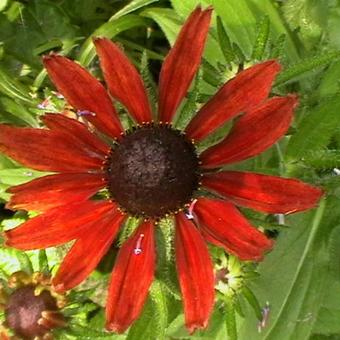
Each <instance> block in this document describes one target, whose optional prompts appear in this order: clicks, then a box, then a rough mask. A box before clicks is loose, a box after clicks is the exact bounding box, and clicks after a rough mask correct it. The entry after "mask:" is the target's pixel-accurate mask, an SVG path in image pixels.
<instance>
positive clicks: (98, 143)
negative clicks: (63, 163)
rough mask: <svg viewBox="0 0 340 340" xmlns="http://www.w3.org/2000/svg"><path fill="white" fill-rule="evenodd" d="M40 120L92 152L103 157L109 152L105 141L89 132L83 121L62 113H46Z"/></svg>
mask: <svg viewBox="0 0 340 340" xmlns="http://www.w3.org/2000/svg"><path fill="white" fill-rule="evenodd" d="M41 120H42V121H43V122H44V124H45V125H46V126H47V127H48V128H49V129H50V130H56V131H61V132H64V133H68V134H70V135H72V136H74V137H75V138H77V139H78V140H79V142H80V143H82V144H84V146H87V147H88V148H92V149H93V152H97V153H99V154H101V155H102V156H103V157H105V156H106V155H107V154H108V153H109V152H110V147H109V146H108V145H107V144H106V143H104V142H103V141H102V140H100V139H99V138H98V137H97V136H96V135H95V134H93V133H91V132H90V131H89V130H88V129H87V127H86V126H85V125H84V124H83V123H81V122H78V121H77V120H75V119H72V118H68V117H66V116H64V115H62V114H54V113H47V114H45V116H43V117H42V118H41Z"/></svg>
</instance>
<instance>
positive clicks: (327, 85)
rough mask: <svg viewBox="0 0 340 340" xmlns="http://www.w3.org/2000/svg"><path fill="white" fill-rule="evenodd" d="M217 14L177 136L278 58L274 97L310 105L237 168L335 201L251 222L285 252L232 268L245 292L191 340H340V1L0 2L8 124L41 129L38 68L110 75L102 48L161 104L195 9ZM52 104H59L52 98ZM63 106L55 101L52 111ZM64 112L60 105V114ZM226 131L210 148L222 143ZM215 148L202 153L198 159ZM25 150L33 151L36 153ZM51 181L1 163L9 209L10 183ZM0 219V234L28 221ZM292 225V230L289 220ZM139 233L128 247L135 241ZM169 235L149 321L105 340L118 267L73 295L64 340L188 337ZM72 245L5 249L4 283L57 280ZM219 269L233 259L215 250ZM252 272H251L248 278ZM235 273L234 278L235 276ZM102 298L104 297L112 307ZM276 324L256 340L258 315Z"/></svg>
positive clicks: (2, 114) (1, 85) (106, 267)
mask: <svg viewBox="0 0 340 340" xmlns="http://www.w3.org/2000/svg"><path fill="white" fill-rule="evenodd" d="M199 3H201V4H202V5H204V6H205V5H212V6H213V8H214V13H215V16H214V20H213V24H212V27H211V30H210V35H209V40H208V43H207V48H206V50H205V54H204V61H203V63H202V67H201V70H200V72H199V75H198V76H197V78H196V81H195V84H194V85H193V86H192V89H191V92H190V93H189V95H188V96H187V100H186V102H185V103H184V105H183V108H182V113H181V115H180V116H178V117H177V125H178V126H180V127H181V126H184V125H185V123H186V122H188V120H189V119H190V117H191V115H192V114H193V113H194V111H195V109H196V108H197V106H198V105H199V104H200V103H202V102H204V101H205V100H206V99H207V98H208V97H209V96H211V95H212V94H213V93H214V92H216V89H217V87H218V86H220V85H221V84H222V83H223V82H225V81H226V80H227V79H228V78H230V77H231V76H232V75H233V74H234V73H235V71H236V70H237V67H238V65H239V64H242V65H244V66H249V65H251V64H254V63H256V62H258V61H261V60H265V59H268V58H278V59H280V61H281V63H282V64H283V65H284V71H283V72H282V73H281V74H280V76H279V77H278V78H277V80H276V84H275V87H274V89H273V93H276V94H285V93H288V92H296V93H298V94H299V97H300V101H301V104H300V106H299V108H298V110H297V112H296V119H295V122H294V125H293V126H292V127H291V129H290V130H289V132H288V134H287V136H285V137H284V138H283V139H282V140H281V141H280V142H279V143H277V144H276V145H275V146H274V147H273V148H271V149H270V150H268V151H267V152H265V153H264V154H262V155H260V156H258V157H256V158H254V159H251V160H248V161H246V162H243V163H242V164H239V165H237V167H235V168H237V169H247V170H250V171H257V172H262V173H268V174H274V175H280V176H287V177H297V178H300V179H302V180H304V181H307V182H310V183H313V184H315V185H319V186H321V187H323V188H324V189H325V191H326V194H325V197H324V199H323V200H322V201H321V203H320V205H319V207H318V208H316V209H314V210H312V211H309V212H307V213H300V214H296V215H292V216H289V217H287V218H286V219H285V221H284V225H282V224H278V223H277V220H276V217H275V216H264V215H259V214H256V213H254V212H251V211H244V213H245V214H247V216H248V217H249V218H250V219H251V220H252V221H253V223H254V224H256V225H258V226H260V227H262V228H265V229H267V230H268V232H270V233H271V234H272V235H273V236H274V237H276V239H277V240H276V246H275V248H274V250H273V251H272V252H271V253H270V254H269V255H268V256H267V257H266V259H265V260H264V261H263V262H262V263H261V264H260V265H259V266H258V267H256V268H255V267H254V266H252V265H251V264H246V265H242V264H239V263H238V264H233V266H234V270H236V271H240V272H241V273H242V275H243V276H242V277H243V279H242V284H241V285H240V287H236V288H235V289H236V292H235V293H234V292H233V293H232V294H229V295H228V294H224V295H223V294H222V295H221V296H219V299H218V302H217V303H216V308H215V311H214V314H213V317H212V319H211V322H210V327H209V329H208V330H206V331H201V332H196V333H195V334H194V335H193V336H192V337H191V338H192V339H206V340H208V339H211V340H214V339H217V340H220V339H221V340H222V339H232V340H234V339H241V340H248V339H252V340H253V339H254V340H256V339H265V340H281V339H282V340H286V339H292V340H293V339H294V340H295V339H298V340H300V339H301V340H304V339H313V340H317V339H340V298H339V297H340V225H339V223H340V222H339V221H340V207H339V202H340V201H339V198H340V188H339V184H340V177H339V173H340V170H338V168H340V151H339V146H340V124H339V123H340V87H339V86H340V82H339V79H340V33H339V32H340V1H338V0H285V1H279V0H205V1H198V0H172V1H162V0H133V1H123V0H91V1H90V0H56V1H52V0H22V1H12V0H0V122H1V123H9V124H14V125H20V126H34V127H38V126H40V122H39V116H40V115H42V114H43V113H44V110H42V109H39V107H38V105H39V104H41V103H42V102H43V100H45V99H46V98H47V97H49V96H50V95H51V89H52V87H51V84H50V83H49V81H48V79H47V78H46V72H45V71H44V70H43V69H42V64H41V61H40V57H41V55H42V54H45V53H48V52H49V51H51V50H54V51H58V52H59V53H62V54H64V55H68V56H70V57H71V58H74V59H77V60H78V61H79V62H80V63H81V64H83V65H84V66H86V67H89V68H90V70H91V71H92V72H93V73H94V74H96V75H97V76H99V77H100V71H99V69H98V63H97V60H96V58H95V52H94V46H93V44H92V41H91V37H92V36H106V37H109V38H112V39H113V40H115V41H118V42H119V43H120V44H121V45H122V46H123V47H124V49H125V51H126V53H127V54H128V55H129V57H130V58H131V60H133V62H134V63H135V64H136V66H137V67H138V68H139V69H140V70H141V72H142V74H143V77H144V79H145V81H146V83H147V84H148V87H149V89H150V94H151V96H155V89H154V83H155V81H154V80H157V75H158V72H159V65H160V62H161V61H162V60H163V58H164V56H165V55H166V53H167V51H168V49H169V46H171V45H172V44H173V43H174V40H175V38H176V35H177V33H178V30H179V28H180V26H181V24H182V23H183V21H184V19H185V18H186V17H187V15H188V14H189V13H190V11H191V10H192V9H193V8H194V7H195V6H196V5H197V4H199ZM52 97H53V95H52ZM53 100H54V99H53ZM58 105H60V103H59V102H58V100H56V99H55V103H54V107H55V108H58ZM227 128H228V127H224V128H223V129H222V130H221V131H218V132H217V133H216V134H215V135H214V136H213V138H212V139H210V140H209V141H208V143H209V142H210V143H211V142H212V141H216V140H218V139H219V138H220V137H221V135H222V134H221V133H224V132H225V131H226V129H227ZM206 146H207V144H206V143H205V144H203V145H201V147H202V148H204V147H206ZM28 147H29V146H28ZM41 175H42V174H41V173H39V172H37V171H32V170H30V169H25V168H22V167H21V166H20V165H19V164H17V163H15V162H14V161H12V160H10V159H8V158H6V157H4V156H2V155H0V200H1V202H3V203H5V202H6V200H8V197H9V195H8V194H7V193H6V189H7V188H8V187H9V186H11V185H16V184H20V183H24V182H26V181H28V180H31V179H33V178H35V177H38V176H41ZM27 217H28V216H27V215H25V214H24V213H22V212H19V213H16V214H15V215H14V216H12V215H11V214H10V213H9V212H8V211H6V210H4V209H3V208H2V210H1V211H0V221H2V222H1V226H2V228H9V227H13V226H15V225H17V224H18V223H20V222H22V221H24V220H25V219H26V218H27ZM281 222H282V221H281ZM134 225H135V221H133V220H131V221H129V225H128V226H127V228H126V231H125V233H123V234H122V235H120V239H119V240H118V243H119V244H120V243H121V242H123V241H124V240H125V239H126V238H127V236H128V234H129V232H131V230H133V228H134ZM171 235H172V225H171V222H169V221H165V222H164V223H163V225H162V227H161V228H160V229H159V230H157V239H158V248H159V249H158V257H159V260H158V262H159V263H158V272H157V280H156V281H155V283H154V285H153V286H152V289H151V292H150V296H149V299H148V302H147V304H146V306H145V309H144V312H143V315H142V316H141V318H140V319H139V320H138V321H137V322H136V323H135V324H134V325H133V326H132V327H131V328H130V330H129V331H128V332H127V333H126V334H125V335H119V336H118V335H114V334H109V333H106V332H105V331H103V324H104V315H103V311H102V308H101V306H102V305H103V304H104V301H105V299H104V295H105V293H104V292H105V289H106V286H107V280H108V278H109V273H110V269H111V267H112V257H111V258H110V256H109V257H107V258H105V259H104V261H103V263H102V264H101V265H100V268H98V270H97V271H96V272H95V273H94V274H93V275H92V276H91V278H89V279H88V280H87V281H86V282H85V283H84V284H83V285H82V286H81V287H80V288H79V289H77V290H76V291H74V292H72V293H71V295H70V298H71V301H72V304H71V305H70V306H69V307H68V309H67V310H66V311H65V313H68V315H70V320H71V321H70V323H69V327H68V328H67V329H65V330H61V331H59V332H58V333H57V334H56V337H57V338H58V339H102V338H107V339H127V340H132V339H136V340H137V339H144V340H147V339H150V340H152V339H157V340H158V339H160V340H161V339H188V338H190V337H189V335H188V333H187V332H186V330H185V328H184V326H183V312H182V306H181V301H180V295H179V291H178V285H177V282H176V278H175V275H174V271H175V269H174V263H173V252H172V245H171ZM66 249H67V246H65V247H60V248H58V249H49V250H48V251H47V252H44V251H42V252H28V253H27V254H26V253H23V252H18V251H15V250H12V249H5V248H0V276H1V278H2V279H3V280H5V279H6V278H7V277H8V275H10V273H12V272H14V271H16V270H18V269H20V268H21V269H23V270H26V271H32V270H45V271H46V270H49V271H52V272H54V271H55V269H56V266H57V265H58V263H60V261H61V259H62V257H63V255H64V254H65V251H66ZM211 252H212V255H213V257H214V258H215V259H218V260H220V259H221V258H225V254H221V253H219V252H218V251H217V250H216V249H211ZM244 267H245V268H244ZM235 268H236V269H235ZM103 294H104V295H103ZM267 302H268V304H269V306H270V312H269V318H268V321H267V322H266V325H265V327H263V329H262V330H261V332H259V331H258V328H257V325H258V322H259V319H261V308H263V307H264V306H265V305H266V303H267Z"/></svg>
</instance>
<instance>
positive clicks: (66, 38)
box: [0, 0, 79, 70]
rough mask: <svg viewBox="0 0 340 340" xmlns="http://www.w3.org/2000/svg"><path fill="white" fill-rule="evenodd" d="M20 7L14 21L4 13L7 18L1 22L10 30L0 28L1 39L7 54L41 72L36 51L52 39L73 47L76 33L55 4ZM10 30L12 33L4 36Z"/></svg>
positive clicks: (32, 3)
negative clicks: (6, 23) (5, 22)
mask: <svg viewBox="0 0 340 340" xmlns="http://www.w3.org/2000/svg"><path fill="white" fill-rule="evenodd" d="M20 5H21V6H20V8H18V11H17V12H16V13H15V17H14V18H10V16H9V14H8V13H7V18H3V19H2V20H6V21H7V22H8V25H9V26H8V27H7V29H6V28H5V29H4V30H1V28H0V37H2V39H1V40H3V41H4V45H5V50H6V51H7V53H9V54H10V55H12V56H14V57H15V58H16V59H18V60H20V61H21V62H23V63H25V64H28V65H30V66H32V67H34V68H35V69H38V70H40V69H41V62H40V56H38V55H37V54H35V52H37V51H38V50H39V47H41V46H43V45H44V44H46V43H48V42H50V41H51V40H55V39H59V40H60V41H61V42H62V45H63V46H67V45H70V44H71V45H73V42H74V39H76V35H77V34H78V33H79V31H78V29H77V27H76V26H75V25H73V24H71V22H70V18H69V17H68V16H67V15H65V12H64V11H63V10H62V9H61V7H60V6H59V4H56V3H55V2H54V1H49V0H39V1H29V2H27V3H25V5H22V4H20ZM9 27H10V29H11V31H12V32H11V34H8V35H7V34H6V31H7V33H8V28H9ZM36 49H37V50H36Z"/></svg>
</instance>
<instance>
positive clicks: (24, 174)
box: [0, 168, 47, 185]
mask: <svg viewBox="0 0 340 340" xmlns="http://www.w3.org/2000/svg"><path fill="white" fill-rule="evenodd" d="M46 174H47V173H44V172H40V171H36V170H31V169H27V168H17V169H4V170H0V183H3V184H7V185H19V184H23V183H26V182H28V181H30V180H32V179H35V178H38V177H41V176H44V175H46Z"/></svg>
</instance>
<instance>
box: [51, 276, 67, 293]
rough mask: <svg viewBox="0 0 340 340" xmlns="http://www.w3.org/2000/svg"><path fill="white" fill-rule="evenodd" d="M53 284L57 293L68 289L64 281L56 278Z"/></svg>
mask: <svg viewBox="0 0 340 340" xmlns="http://www.w3.org/2000/svg"><path fill="white" fill-rule="evenodd" d="M52 285H53V288H54V290H55V291H56V292H57V293H64V292H65V291H66V290H67V288H66V287H65V285H64V283H62V282H58V281H57V280H55V279H53V280H52Z"/></svg>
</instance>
